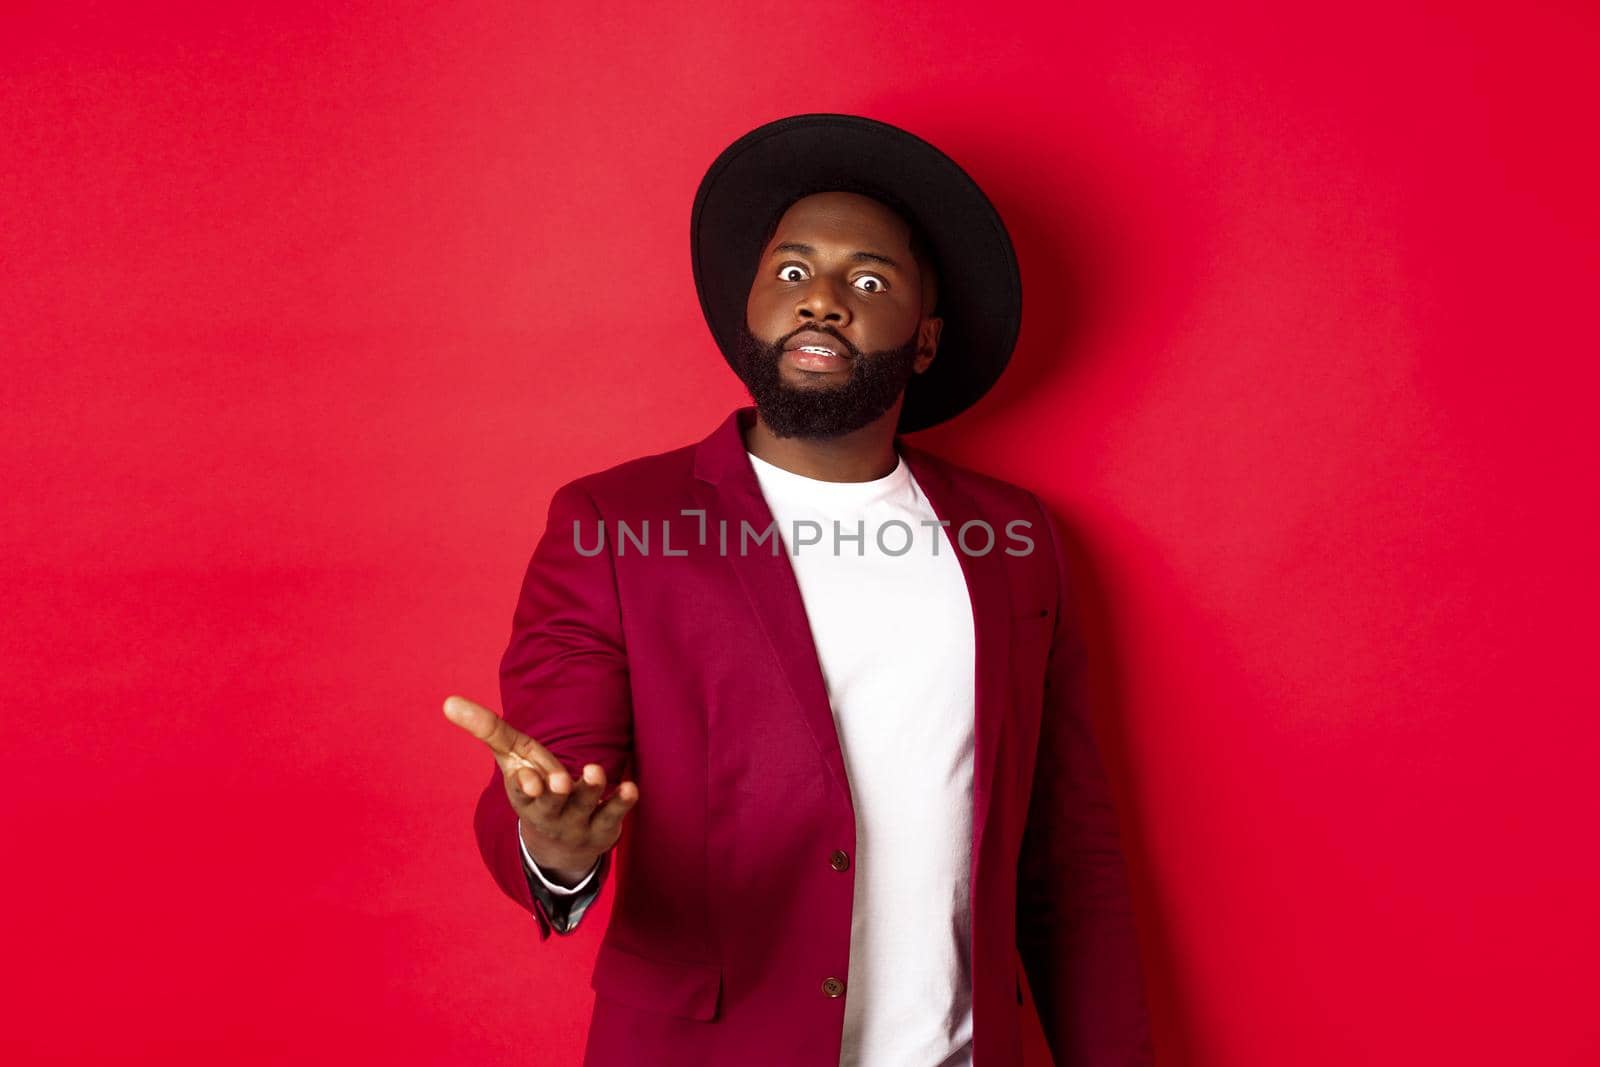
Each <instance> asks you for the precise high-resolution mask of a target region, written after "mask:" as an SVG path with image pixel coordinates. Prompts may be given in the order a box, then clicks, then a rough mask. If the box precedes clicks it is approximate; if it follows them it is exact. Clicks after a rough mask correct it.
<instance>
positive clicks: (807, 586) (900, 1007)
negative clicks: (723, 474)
mask: <svg viewBox="0 0 1600 1067" xmlns="http://www.w3.org/2000/svg"><path fill="white" fill-rule="evenodd" d="M746 455H748V456H749V457H750V465H751V467H752V468H753V469H754V470H755V474H756V480H757V481H758V482H759V483H760V486H761V493H762V495H763V496H764V497H765V498H766V501H767V507H768V509H769V510H770V511H771V512H772V517H773V518H774V519H775V520H776V522H777V532H778V535H779V536H780V537H781V538H782V540H783V544H784V547H785V548H786V549H787V550H788V553H789V562H790V564H791V566H792V567H793V569H794V573H795V579H796V582H797V583H798V585H799V587H800V595H801V599H802V600H803V601H804V603H805V609H806V617H807V620H808V621H809V623H810V627H811V636H812V640H813V641H814V643H815V645H816V649H817V659H818V661H819V663H820V664H821V666H822V675H823V680H824V681H825V682H826V683H827V689H828V700H829V703H830V705H831V706H832V708H833V715H834V722H835V724H836V727H837V729H838V733H839V744H840V746H841V748H842V749H843V753H844V765H845V773H846V774H847V775H848V776H849V779H850V793H851V797H852V800H853V802H854V806H855V813H856V852H855V855H854V856H852V857H851V860H852V864H853V870H854V872H855V906H854V910H853V915H852V921H851V929H850V965H849V966H850V969H849V973H848V974H847V975H846V976H845V992H844V996H845V1018H844V1041H843V1046H842V1049H841V1054H840V1058H839V1063H840V1067H970V1065H971V1063H972V993H971V990H972V977H971V976H972V961H971V958H970V954H969V951H968V950H969V946H970V931H971V921H972V920H971V911H970V902H969V899H968V891H967V889H968V878H969V876H970V874H971V863H972V759H973V725H974V712H975V704H974V700H975V691H974V670H973V668H974V654H975V647H974V635H973V623H972V603H971V600H970V599H969V598H968V593H967V583H966V579H965V577H964V575H963V573H962V570H961V561H960V560H959V559H958V558H957V557H956V554H955V548H954V546H953V544H952V541H951V539H950V537H949V535H948V534H947V533H946V532H945V527H943V526H942V525H940V524H939V518H938V516H937V515H935V514H934V511H933V508H932V507H931V506H930V505H929V504H928V499H927V497H925V496H923V494H922V489H921V487H920V486H918V485H917V482H916V479H915V478H913V477H912V476H911V468H910V467H908V466H906V462H905V459H904V457H901V459H900V462H899V465H898V466H896V467H895V469H894V470H893V471H892V472H891V473H889V474H887V475H885V476H884V477H882V478H878V479H875V480H873V481H870V482H827V481H820V480H818V479H815V478H807V477H804V476H802V475H799V474H795V473H794V472H792V471H787V470H784V469H783V468H782V467H777V466H774V465H773V464H771V463H768V462H766V461H765V460H763V459H760V458H759V457H757V456H756V455H754V454H753V453H749V452H747V453H746ZM857 533H859V534H860V535H861V536H860V537H859V539H858V538H856V537H855V535H856V534H857ZM519 838H520V835H519ZM523 857H524V860H525V862H526V864H527V866H528V868H529V869H530V870H531V871H532V872H533V874H534V876H535V877H536V878H537V879H538V881H539V882H540V883H541V884H542V885H543V886H544V887H545V888H546V889H548V890H550V891H551V892H552V893H554V894H559V895H562V896H575V897H578V898H579V899H577V900H576V901H574V902H573V905H572V911H571V915H570V916H569V918H568V920H567V923H566V927H565V928H566V929H570V928H571V927H573V926H575V925H576V924H577V922H578V920H579V919H580V918H581V917H582V915H583V912H584V911H585V910H586V909H587V908H588V906H589V904H590V903H592V902H593V900H594V891H593V888H592V884H591V883H592V881H593V878H594V872H595V870H596V869H598V867H599V862H598V861H596V863H595V866H594V867H593V868H591V869H590V872H589V875H588V876H587V877H585V878H584V879H583V880H582V881H581V882H579V883H578V884H577V885H576V886H573V887H571V888H570V889H569V888H566V887H563V886H558V885H556V884H554V883H552V882H550V881H549V880H548V879H547V878H545V877H544V873H543V872H542V871H540V870H539V869H538V867H537V866H536V865H535V864H534V863H533V857H532V856H531V855H529V854H528V851H527V846H526V844H524V845H523Z"/></svg>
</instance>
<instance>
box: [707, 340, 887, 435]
mask: <svg viewBox="0 0 1600 1067" xmlns="http://www.w3.org/2000/svg"><path fill="white" fill-rule="evenodd" d="M833 336H834V338H835V339H837V340H839V341H841V342H843V341H844V339H843V338H841V337H839V336H838V335H837V334H834V335H833ZM784 340H787V338H784ZM844 343H846V344H848V342H844ZM736 348H737V352H736V355H737V357H738V367H739V380H740V381H742V382H744V387H745V389H746V390H747V391H748V392H749V394H750V399H752V400H754V401H755V402H756V410H757V411H758V412H760V414H761V421H762V422H765V423H766V424H767V426H768V427H769V428H770V429H771V430H772V432H773V433H774V434H775V435H777V436H778V437H838V436H840V435H841V434H847V433H849V432H851V431H852V430H859V429H861V427H863V426H865V425H867V424H868V423H869V422H872V421H873V420H874V419H876V418H878V417H880V416H881V415H883V413H884V412H886V411H888V410H889V409H890V408H891V407H893V406H894V402H895V400H896V399H897V398H899V396H900V394H901V393H902V392H904V391H905V387H906V383H907V382H909V381H910V380H911V376H912V374H913V373H915V372H914V371H913V370H912V364H914V363H915V362H916V358H917V335H916V333H912V335H911V339H910V340H908V341H907V342H906V343H905V344H903V345H901V346H900V347H899V348H885V349H882V350H880V351H877V352H868V353H865V354H863V353H861V352H858V351H856V349H855V348H854V346H850V355H851V357H852V358H851V360H850V367H849V369H848V371H847V372H846V373H845V374H844V376H843V377H844V381H843V383H842V384H840V385H836V386H822V385H812V386H806V387H801V386H792V385H790V384H789V383H787V382H785V381H784V380H783V374H782V368H781V367H780V365H779V363H780V361H781V360H782V359H783V341H782V340H780V341H778V342H776V343H774V344H767V343H765V342H763V341H761V340H760V339H758V338H757V337H756V336H755V335H754V334H752V333H751V332H750V329H749V327H748V326H741V327H740V328H739V335H738V339H737V341H736Z"/></svg>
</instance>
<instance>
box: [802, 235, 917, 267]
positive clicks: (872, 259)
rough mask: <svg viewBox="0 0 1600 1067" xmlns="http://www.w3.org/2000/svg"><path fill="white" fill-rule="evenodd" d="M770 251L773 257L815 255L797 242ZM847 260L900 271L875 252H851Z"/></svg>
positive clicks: (811, 249)
mask: <svg viewBox="0 0 1600 1067" xmlns="http://www.w3.org/2000/svg"><path fill="white" fill-rule="evenodd" d="M772 251H773V254H774V255H776V254H777V253H779V252H799V253H800V254H801V255H802V256H814V255H816V254H817V250H816V249H815V248H813V247H811V246H810V245H808V244H801V243H800V242H799V241H785V242H783V243H782V244H781V245H778V246H776V247H774V248H773V250H772ZM847 258H848V259H849V260H850V261H851V262H853V263H883V264H885V265H887V266H890V267H893V268H895V269H896V270H899V269H900V264H898V263H896V262H895V261H894V260H892V259H890V258H889V257H888V256H880V255H879V254H878V253H876V252H851V253H850V255H849V256H848V257H847Z"/></svg>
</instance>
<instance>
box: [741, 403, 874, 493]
mask: <svg viewBox="0 0 1600 1067" xmlns="http://www.w3.org/2000/svg"><path fill="white" fill-rule="evenodd" d="M899 420H900V404H899V403H898V402H897V403H896V404H895V405H894V406H893V407H892V408H890V409H889V410H888V411H886V412H884V413H883V414H882V415H880V416H879V417H878V418H876V419H874V420H873V421H872V422H869V423H867V424H866V425H865V426H863V427H861V428H860V429H859V430H851V431H850V432H849V433H845V434H840V435H839V436H837V437H779V436H778V435H777V434H775V433H773V432H772V428H771V427H769V426H768V425H767V424H766V422H764V421H763V420H762V418H761V412H760V409H757V411H756V416H755V419H754V420H752V422H751V423H750V424H749V425H746V424H745V423H744V421H743V420H742V419H741V420H740V426H739V430H740V433H741V434H742V435H743V437H744V447H745V450H746V451H748V452H751V453H753V454H754V455H756V456H757V457H759V458H761V459H764V460H766V461H767V462H768V463H770V464H772V465H773V466H774V467H782V468H783V469H784V470H786V471H790V472H791V473H794V474H798V475H801V476H802V477H805V478H815V479H817V480H818V481H823V482H871V481H876V480H877V479H879V478H885V477H888V476H889V475H890V474H892V473H893V472H894V469H895V467H896V466H898V465H899V463H900V456H899V454H898V453H897V452H896V451H895V447H894V436H895V434H894V430H895V424H896V423H897V422H899Z"/></svg>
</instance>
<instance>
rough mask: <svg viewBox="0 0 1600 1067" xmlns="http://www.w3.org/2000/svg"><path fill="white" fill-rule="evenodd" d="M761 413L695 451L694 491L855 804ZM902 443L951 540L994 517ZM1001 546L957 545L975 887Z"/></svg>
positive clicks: (1003, 620) (1001, 707) (986, 779)
mask: <svg viewBox="0 0 1600 1067" xmlns="http://www.w3.org/2000/svg"><path fill="white" fill-rule="evenodd" d="M754 411H755V409H754V408H753V407H748V406H747V407H742V408H739V409H737V410H736V411H734V412H733V413H732V414H730V415H729V416H728V417H727V419H725V420H724V421H723V423H722V425H721V426H719V427H718V428H717V429H716V430H715V431H714V432H713V433H712V434H711V436H710V437H707V438H706V439H705V440H704V441H703V442H701V444H700V445H699V446H698V448H697V450H696V454H695V475H696V481H695V486H694V491H695V498H696V500H697V501H698V502H699V506H700V507H703V508H704V509H705V511H706V520H705V521H706V529H707V531H708V541H709V540H710V538H711V537H715V536H716V535H715V534H714V533H712V532H711V531H715V530H717V529H719V525H718V524H719V520H726V522H727V531H728V542H727V543H728V546H729V547H728V550H727V551H726V552H725V553H724V555H725V557H726V559H727V560H728V562H729V564H730V565H731V566H732V567H733V569H734V573H735V574H737V575H738V578H739V583H740V585H741V586H743V588H744V592H745V595H746V597H748V598H749V601H750V606H751V609H752V611H753V613H754V615H755V617H756V618H757V619H758V620H760V623H761V626H762V628H763V630H764V631H765V632H766V636H767V640H768V641H769V642H770V644H771V646H772V651H773V654H774V655H775V656H776V657H777V660H778V663H779V665H780V666H781V667H782V669H783V674H784V677H785V679H786V680H787V682H788V685H789V688H790V690H791V691H792V692H793V693H794V697H795V703H796V704H797V705H798V707H799V708H800V710H801V712H802V714H804V716H805V719H806V723H807V725H808V726H809V727H810V730H811V736H812V738H813V739H814V740H815V741H816V744H817V751H818V753H819V754H820V755H821V757H822V761H823V763H824V764H825V765H826V766H827V768H828V772H829V775H830V777H831V778H832V779H833V782H834V784H835V785H836V786H837V787H838V789H839V791H840V793H841V795H842V796H843V797H844V798H845V799H846V801H847V802H848V801H849V800H850V786H849V779H848V777H847V775H846V773H845V766H844V757H843V754H842V752H841V751H840V746H839V733H838V729H837V727H836V725H835V723H834V718H833V708H832V706H831V705H830V704H829V702H828V691H827V684H826V682H825V681H824V680H823V676H822V666H821V663H820V662H819V661H818V659H817V650H816V644H815V641H814V640H813V638H812V636H811V626H810V623H809V621H808V620H807V618H806V612H805V602H804V600H803V599H802V598H801V595H800V586H799V583H798V582H797V581H796V579H795V576H794V569H793V567H792V565H791V564H790V562H789V557H788V554H787V552H785V551H784V548H783V545H782V542H781V540H779V539H778V537H777V534H776V530H775V527H772V523H773V516H772V512H771V510H770V509H769V508H768V507H767V502H766V498H765V497H763V496H762V495H761V486H760V483H759V482H757V481H756V476H755V471H754V469H753V468H752V467H751V466H750V460H749V458H748V457H747V456H746V454H745V447H744V435H743V432H742V430H741V426H740V422H741V419H744V418H747V417H749V416H750V415H753V414H754ZM895 448H896V449H897V450H898V451H899V452H900V453H901V454H902V455H903V456H905V460H906V465H907V466H909V467H910V468H911V473H912V476H913V477H914V478H915V479H916V481H917V484H918V485H919V486H920V487H921V488H922V492H923V494H924V495H925V496H926V497H927V498H928V503H929V505H930V506H931V507H932V508H933V512H934V514H935V515H936V516H938V517H939V518H940V519H941V520H947V521H948V523H949V525H948V526H946V527H945V532H946V534H947V535H948V536H949V538H950V541H951V544H952V545H956V544H957V541H956V539H957V536H958V531H959V530H960V529H961V526H962V524H964V523H966V522H969V521H972V520H984V519H985V516H984V515H983V514H982V512H981V511H980V510H979V508H978V505H977V503H976V502H975V501H974V500H973V499H972V497H971V496H970V495H968V494H967V493H966V492H965V491H964V490H962V489H961V487H960V486H958V485H956V484H955V483H954V482H953V481H952V480H951V479H949V478H948V477H946V475H945V466H944V464H943V463H942V461H940V460H939V459H938V458H937V457H935V456H932V455H930V454H929V453H926V452H923V451H922V450H921V449H919V448H915V447H913V446H910V445H907V444H905V443H904V442H903V441H901V439H900V438H899V437H898V436H897V437H896V438H895ZM741 522H748V523H749V524H750V528H751V529H752V531H754V532H755V533H756V534H759V533H761V532H763V531H766V530H768V529H769V528H773V529H774V535H773V540H775V541H778V544H777V551H776V552H773V551H772V545H771V544H770V543H769V544H763V545H760V546H755V545H753V544H752V545H751V547H750V550H749V551H748V552H747V553H744V554H741V553H740V552H739V551H738V547H737V546H738V544H739V532H740V529H741V528H740V525H739V524H740V523H741ZM992 525H993V524H992V523H991V528H992ZM974 533H975V536H974V537H972V538H969V540H970V541H971V542H972V544H973V545H974V547H977V546H981V545H983V544H986V543H988V535H987V534H985V533H982V532H981V531H974ZM1002 551H1003V549H1002V547H1001V544H1000V540H999V531H996V532H995V543H994V546H993V547H992V548H991V550H990V551H989V552H988V553H986V554H984V555H981V556H979V555H973V554H969V553H966V552H962V551H960V550H959V547H958V549H957V551H956V558H957V559H958V560H959V561H960V563H961V569H962V573H963V575H964V576H965V578H966V582H967V593H968V596H969V599H970V600H971V604H972V619H973V636H974V641H975V664H974V704H975V718H976V723H975V727H974V752H973V809H974V811H973V846H972V855H973V859H974V862H973V864H972V881H973V884H972V888H973V890H974V891H975V890H976V881H977V868H978V864H977V862H976V860H977V857H978V856H980V855H981V854H982V853H981V846H982V840H983V827H984V824H985V822H986V821H987V818H988V812H989V800H990V797H991V796H992V794H993V784H994V773H995V756H996V752H997V749H998V746H999V738H1000V728H1001V723H1002V720H1003V719H1004V716H1005V711H1006V708H1007V706H1008V701H1007V696H1006V695H1007V679H1008V676H1009V675H1008V672H1009V662H1010V661H1009V650H1010V643H1011V603H1010V592H1009V586H1008V583H1007V580H1006V571H1005V563H1004V561H1003V559H1002V558H1001V556H1000V553H1001V552H1002Z"/></svg>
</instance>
